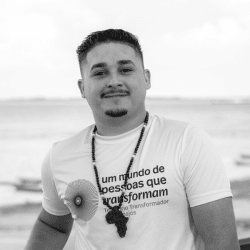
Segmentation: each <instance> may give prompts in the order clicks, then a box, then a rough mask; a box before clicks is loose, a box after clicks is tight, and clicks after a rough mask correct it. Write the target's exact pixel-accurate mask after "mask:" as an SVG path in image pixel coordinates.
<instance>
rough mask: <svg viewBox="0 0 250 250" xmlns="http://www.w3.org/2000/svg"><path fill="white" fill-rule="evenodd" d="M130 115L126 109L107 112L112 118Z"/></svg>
mask: <svg viewBox="0 0 250 250" xmlns="http://www.w3.org/2000/svg"><path fill="white" fill-rule="evenodd" d="M127 113H128V110H126V109H110V110H106V111H105V114H106V115H108V116H111V117H122V116H124V115H126V114H127Z"/></svg>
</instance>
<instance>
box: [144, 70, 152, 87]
mask: <svg viewBox="0 0 250 250" xmlns="http://www.w3.org/2000/svg"><path fill="white" fill-rule="evenodd" d="M144 77H145V81H146V89H147V90H148V89H150V88H151V74H150V71H149V70H148V69H145V70H144Z"/></svg>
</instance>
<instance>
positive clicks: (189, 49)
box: [0, 0, 250, 99]
mask: <svg viewBox="0 0 250 250" xmlns="http://www.w3.org/2000/svg"><path fill="white" fill-rule="evenodd" d="M109 28H115V29H116V28H120V29H124V30H127V31H129V32H131V33H133V34H134V35H136V36H137V37H138V38H139V42H140V44H141V46H142V50H143V54H144V64H145V68H147V69H149V70H150V72H151V85H152V87H151V89H150V90H148V93H147V96H149V97H170V98H173V97H174V98H175V97H184V98H210V97H215V98H218V97H219V98H231V97H243V98H245V97H250V1H249V0H209V1H206V0H204V1H203V0H154V1H152V0H148V1H145V0H127V1H121V0H98V1H97V0H71V1H66V0H65V1H64V0H61V1H59V0H22V1H20V0H0V99H9V98H75V97H80V92H79V89H78V86H77V80H78V79H79V78H80V71H79V66H78V62H77V56H76V52H75V51H76V48H77V46H79V45H80V43H81V42H82V41H83V40H84V38H85V37H86V36H87V35H89V34H90V33H91V32H94V31H97V30H104V29H109Z"/></svg>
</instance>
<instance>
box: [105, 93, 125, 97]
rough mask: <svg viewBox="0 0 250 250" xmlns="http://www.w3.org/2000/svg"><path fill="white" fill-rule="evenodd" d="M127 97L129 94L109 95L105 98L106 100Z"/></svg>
mask: <svg viewBox="0 0 250 250" xmlns="http://www.w3.org/2000/svg"><path fill="white" fill-rule="evenodd" d="M124 96H127V94H107V95H105V96H104V98H114V97H124Z"/></svg>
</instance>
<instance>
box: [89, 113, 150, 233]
mask: <svg viewBox="0 0 250 250" xmlns="http://www.w3.org/2000/svg"><path fill="white" fill-rule="evenodd" d="M148 117H149V114H148V112H146V117H145V120H144V122H143V127H142V130H141V134H140V137H139V139H138V142H137V145H136V147H135V150H134V153H133V155H132V157H131V159H130V162H129V165H128V168H127V171H126V174H125V180H124V186H125V187H127V184H128V177H129V171H130V169H131V167H132V164H133V162H134V159H135V156H136V154H137V151H138V149H139V146H140V144H141V140H142V137H143V134H144V131H145V129H146V126H147V124H148ZM96 131H97V127H96V126H95V127H94V130H93V132H92V163H93V167H94V171H95V177H96V183H97V186H98V190H99V193H100V195H101V196H102V200H103V204H104V205H106V206H107V207H108V208H109V209H110V211H109V212H108V213H107V215H106V221H107V222H108V223H109V224H115V226H116V227H117V232H118V234H119V236H120V237H121V238H124V237H125V235H126V231H127V225H126V224H127V222H128V217H125V216H124V214H123V213H122V211H121V210H120V208H121V206H122V203H123V199H124V195H125V192H124V191H122V194H121V196H120V198H119V205H118V206H114V207H112V206H110V205H109V202H108V201H107V200H106V199H105V197H104V196H103V195H104V193H103V191H102V187H101V184H100V182H99V176H98V171H97V167H96V159H95V135H96Z"/></svg>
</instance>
